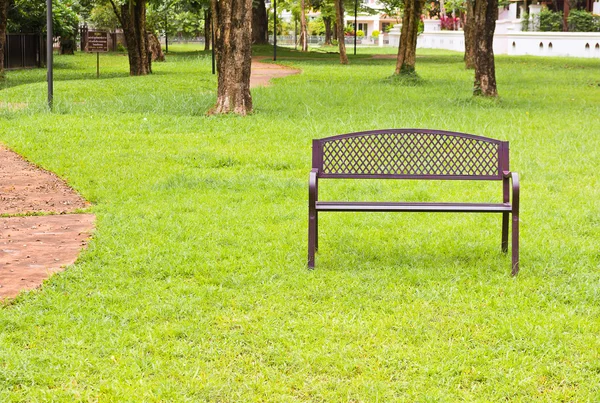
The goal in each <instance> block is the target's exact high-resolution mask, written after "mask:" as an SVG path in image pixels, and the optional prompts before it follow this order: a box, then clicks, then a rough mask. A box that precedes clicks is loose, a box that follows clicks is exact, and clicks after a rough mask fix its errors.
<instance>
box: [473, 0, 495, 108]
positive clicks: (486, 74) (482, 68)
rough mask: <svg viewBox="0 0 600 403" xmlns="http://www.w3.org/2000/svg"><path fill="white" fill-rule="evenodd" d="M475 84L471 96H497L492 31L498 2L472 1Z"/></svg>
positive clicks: (491, 0) (493, 0) (489, 0)
mask: <svg viewBox="0 0 600 403" xmlns="http://www.w3.org/2000/svg"><path fill="white" fill-rule="evenodd" d="M474 3H475V4H474V15H475V32H474V36H475V82H474V85H473V94H474V95H481V96H486V97H496V96H498V90H497V88H496V66H495V62H494V31H495V29H496V20H497V19H498V0H474Z"/></svg>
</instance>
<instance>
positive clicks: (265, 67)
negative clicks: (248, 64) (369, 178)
mask: <svg viewBox="0 0 600 403" xmlns="http://www.w3.org/2000/svg"><path fill="white" fill-rule="evenodd" d="M269 59H270V57H269V56H256V57H253V58H252V71H251V74H250V88H255V87H266V86H269V85H271V82H270V81H271V79H272V78H279V77H287V76H291V75H293V74H300V73H301V72H302V71H301V70H298V69H294V68H292V67H287V66H281V65H279V64H273V63H263V62H261V60H269Z"/></svg>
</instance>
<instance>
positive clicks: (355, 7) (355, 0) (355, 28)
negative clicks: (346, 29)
mask: <svg viewBox="0 0 600 403" xmlns="http://www.w3.org/2000/svg"><path fill="white" fill-rule="evenodd" d="M357 14H358V0H354V56H356V31H358V24H357V23H356V18H357V17H356V15H357Z"/></svg>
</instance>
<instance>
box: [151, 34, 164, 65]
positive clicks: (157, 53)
mask: <svg viewBox="0 0 600 403" xmlns="http://www.w3.org/2000/svg"><path fill="white" fill-rule="evenodd" d="M148 49H149V51H150V56H151V57H152V59H151V62H164V61H165V54H164V53H163V50H162V46H160V42H159V40H158V38H157V36H156V34H155V33H154V32H148Z"/></svg>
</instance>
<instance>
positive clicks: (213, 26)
mask: <svg viewBox="0 0 600 403" xmlns="http://www.w3.org/2000/svg"><path fill="white" fill-rule="evenodd" d="M210 26H211V29H210V31H211V39H210V40H211V42H212V43H211V47H210V48H211V55H212V73H213V74H215V20H214V18H213V15H212V12H211V13H210Z"/></svg>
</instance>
